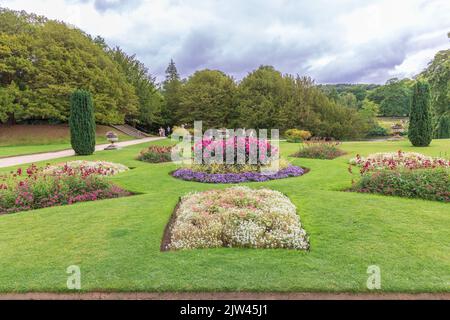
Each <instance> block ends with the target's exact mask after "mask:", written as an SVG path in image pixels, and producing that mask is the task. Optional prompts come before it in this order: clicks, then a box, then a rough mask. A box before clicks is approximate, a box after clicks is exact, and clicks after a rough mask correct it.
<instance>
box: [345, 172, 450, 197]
mask: <svg viewBox="0 0 450 320" xmlns="http://www.w3.org/2000/svg"><path fill="white" fill-rule="evenodd" d="M352 190H353V191H357V192H365V193H378V194H383V195H390V196H399V197H408V198H420V199H426V200H435V201H444V202H450V176H449V174H448V171H446V170H445V169H421V170H379V171H375V172H367V173H365V174H363V175H362V176H361V179H360V180H359V181H358V182H356V183H355V184H354V185H353V187H352Z"/></svg>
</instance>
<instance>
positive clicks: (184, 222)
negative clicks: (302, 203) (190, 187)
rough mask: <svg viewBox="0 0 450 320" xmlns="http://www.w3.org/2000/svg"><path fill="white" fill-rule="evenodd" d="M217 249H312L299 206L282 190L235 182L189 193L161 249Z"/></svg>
mask: <svg viewBox="0 0 450 320" xmlns="http://www.w3.org/2000/svg"><path fill="white" fill-rule="evenodd" d="M217 247H239V248H285V249H295V250H308V249H309V239H308V236H307V235H306V232H305V230H304V229H302V226H301V223H300V218H299V216H298V215H297V212H296V207H295V206H294V204H292V202H291V201H290V200H289V198H288V197H286V196H285V195H283V194H282V193H280V192H278V191H274V190H270V189H250V188H248V187H243V186H236V187H231V188H227V189H224V190H208V191H203V192H197V193H190V194H187V195H185V196H184V197H182V198H181V199H180V201H179V202H178V204H177V206H176V207H175V209H174V211H173V213H172V216H171V218H170V221H169V223H168V224H167V226H166V228H165V231H164V236H163V239H162V243H161V251H167V250H180V249H200V248H217Z"/></svg>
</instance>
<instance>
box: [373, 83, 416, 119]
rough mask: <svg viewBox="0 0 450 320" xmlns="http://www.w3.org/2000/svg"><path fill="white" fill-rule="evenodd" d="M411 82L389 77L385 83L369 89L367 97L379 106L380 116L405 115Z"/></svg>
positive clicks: (407, 109)
mask: <svg viewBox="0 0 450 320" xmlns="http://www.w3.org/2000/svg"><path fill="white" fill-rule="evenodd" d="M412 83H413V82H412V81H411V80H409V79H403V80H398V79H396V78H394V79H390V80H388V81H387V82H386V85H384V86H380V87H377V88H375V89H374V90H373V91H371V92H370V93H369V94H368V99H369V100H370V101H372V102H375V103H376V104H378V105H379V106H380V111H379V114H380V115H382V116H386V117H392V116H406V115H408V114H409V108H410V104H411V95H412V90H411V85H412Z"/></svg>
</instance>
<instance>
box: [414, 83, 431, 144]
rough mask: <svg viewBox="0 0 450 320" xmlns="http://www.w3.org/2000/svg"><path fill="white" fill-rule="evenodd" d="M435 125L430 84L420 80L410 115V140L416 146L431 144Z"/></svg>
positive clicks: (415, 89) (416, 87)
mask: <svg viewBox="0 0 450 320" xmlns="http://www.w3.org/2000/svg"><path fill="white" fill-rule="evenodd" d="M432 137H433V127H432V120H431V113H430V86H429V85H428V83H427V82H424V81H422V80H419V81H417V82H416V84H415V85H414V93H413V98H412V103H411V112H410V116H409V129H408V138H409V141H411V143H412V144H413V146H416V147H426V146H428V145H430V143H431V140H432Z"/></svg>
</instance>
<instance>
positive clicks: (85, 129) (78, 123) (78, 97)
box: [69, 90, 95, 155]
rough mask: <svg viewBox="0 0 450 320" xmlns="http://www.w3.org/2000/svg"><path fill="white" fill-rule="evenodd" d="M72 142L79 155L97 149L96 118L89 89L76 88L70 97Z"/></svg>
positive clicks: (87, 153)
mask: <svg viewBox="0 0 450 320" xmlns="http://www.w3.org/2000/svg"><path fill="white" fill-rule="evenodd" d="M69 126H70V142H71V144H72V148H73V150H75V153H76V154H78V155H90V154H93V153H94V151H95V118H94V108H93V106H92V97H91V94H90V93H89V92H88V91H85V90H75V91H74V92H73V94H72V96H71V99H70V117H69Z"/></svg>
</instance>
